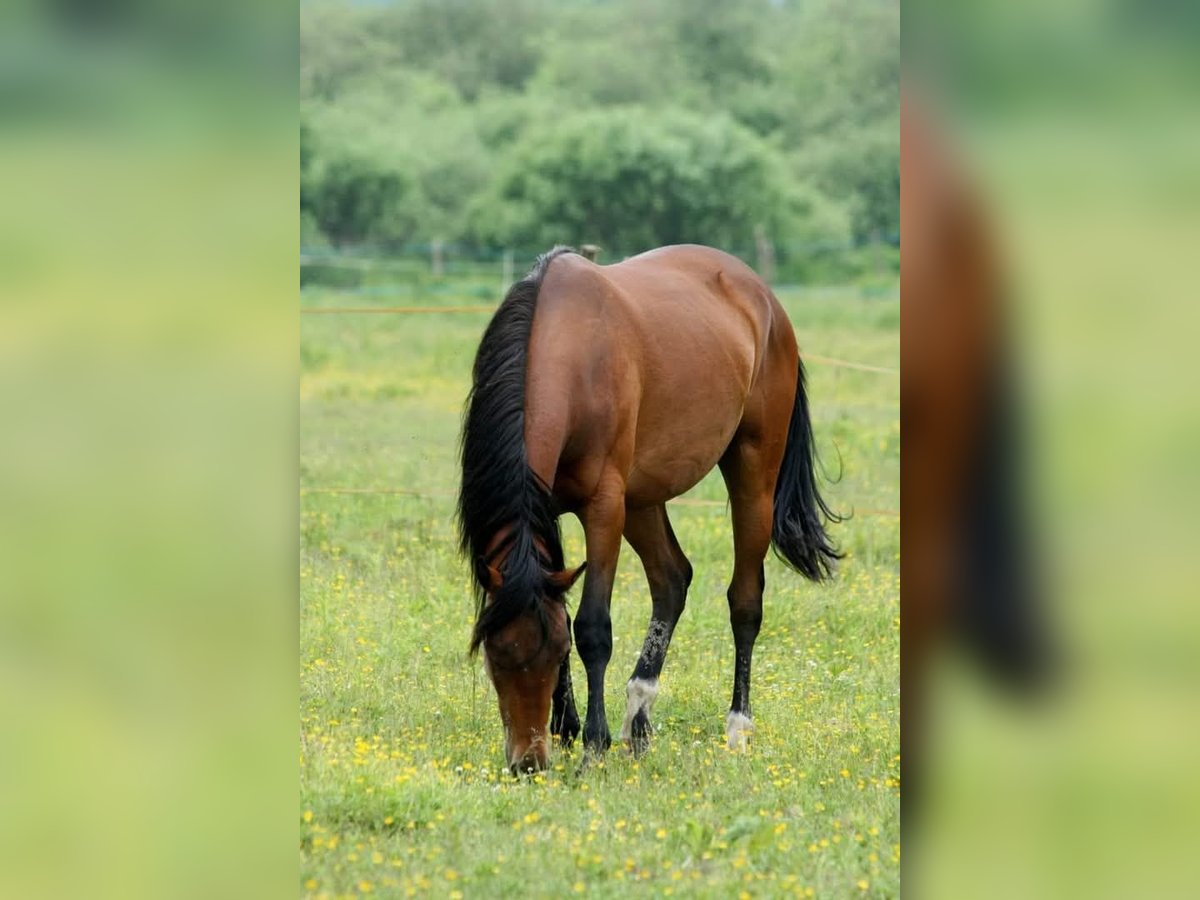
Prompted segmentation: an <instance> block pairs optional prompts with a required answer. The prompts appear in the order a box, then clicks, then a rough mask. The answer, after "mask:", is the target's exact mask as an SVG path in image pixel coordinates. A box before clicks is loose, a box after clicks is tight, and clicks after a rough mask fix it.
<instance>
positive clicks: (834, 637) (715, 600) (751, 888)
mask: <svg viewBox="0 0 1200 900" xmlns="http://www.w3.org/2000/svg"><path fill="white" fill-rule="evenodd" d="M497 287H498V286H497ZM478 293H479V291H478V288H477V287H476V286H475V285H474V284H473V283H472V284H470V285H464V290H463V291H462V292H461V293H460V294H457V295H456V294H455V291H454V290H453V285H451V287H450V289H443V290H441V291H439V292H438V293H437V294H436V295H434V296H433V299H430V298H426V297H423V298H422V299H421V302H422V303H426V304H428V303H433V304H436V303H445V304H446V305H454V304H456V303H458V304H477V303H479V302H480V300H479V297H478ZM781 299H782V300H783V301H784V304H785V306H786V307H787V308H788V310H789V313H790V314H791V315H792V319H793V322H794V323H795V325H796V327H797V333H798V335H799V337H800V342H801V346H802V348H804V349H809V350H811V351H812V352H813V353H817V354H822V355H825V356H830V357H840V358H844V359H851V360H855V361H858V362H864V363H870V364H874V365H882V366H891V367H894V366H897V365H898V361H899V327H898V308H899V303H898V301H897V300H896V299H894V298H886V297H885V298H878V297H876V298H867V297H863V296H860V295H858V294H856V293H855V292H853V291H846V292H827V293H802V292H799V291H787V290H784V291H781ZM303 302H304V304H305V305H306V306H308V305H311V306H318V305H319V306H337V305H339V304H341V305H353V306H362V305H365V304H369V303H372V302H375V303H378V304H380V305H388V304H389V303H391V302H392V301H391V300H389V298H387V297H386V296H380V297H379V298H377V299H376V298H372V297H365V298H364V297H363V296H362V295H355V296H353V297H352V298H344V297H340V296H339V295H338V294H336V293H335V292H331V291H323V290H320V289H310V290H306V292H305V296H304V301H303ZM486 321H487V316H486V314H446V315H440V314H432V315H430V314H426V315H401V316H397V315H362V314H348V315H325V316H305V317H303V319H302V326H301V327H302V335H301V489H302V495H301V507H300V509H301V519H300V524H301V546H300V565H301V571H300V587H301V610H300V641H301V647H300V660H301V672H300V679H301V709H300V731H301V747H300V760H301V786H300V790H301V795H300V821H299V839H300V855H301V866H300V869H301V871H300V882H301V889H302V893H304V894H305V895H308V896H316V897H336V896H359V895H362V894H365V893H378V894H380V895H383V896H415V895H431V896H438V897H456V896H464V897H497V896H510V895H512V896H515V895H529V896H548V895H559V896H561V895H565V894H574V893H577V892H578V893H586V894H591V895H598V896H624V895H627V894H630V893H637V894H646V895H655V896H658V895H664V896H668V895H671V894H676V895H686V896H705V897H722V898H723V897H737V896H741V895H748V896H793V895H794V896H828V897H842V896H848V897H857V896H872V897H894V896H898V894H899V868H900V866H899V855H900V836H899V835H900V832H899V803H900V793H899V784H898V778H899V726H898V712H899V699H900V698H899V520H898V519H897V518H895V517H894V516H890V515H886V514H884V513H886V512H887V511H889V510H896V509H898V508H899V384H898V379H897V378H896V377H895V376H892V375H881V374H875V373H868V372H859V371H854V370H847V369H839V368H835V367H831V366H827V365H818V364H816V363H813V364H811V365H810V366H809V376H810V396H811V402H812V407H813V416H814V427H815V430H816V433H817V437H818V443H819V446H820V448H821V450H822V453H823V456H824V458H825V460H826V462H827V465H828V467H829V468H830V469H831V470H832V472H833V473H836V472H837V470H838V468H839V466H838V459H839V457H840V460H841V468H842V473H843V476H842V479H841V481H840V482H838V483H837V484H834V485H831V486H830V487H828V488H827V490H826V496H827V498H828V499H830V500H831V501H832V502H833V503H834V505H835V506H836V507H838V508H841V509H843V510H846V509H856V510H859V511H860V513H859V514H858V515H856V516H855V517H854V518H852V519H851V520H850V521H848V522H847V523H845V524H843V525H840V526H836V527H835V528H834V535H835V537H836V539H837V540H838V541H839V542H840V544H841V545H842V547H843V548H844V549H846V550H847V551H848V558H847V559H846V560H845V562H844V564H843V565H842V567H841V569H840V572H839V575H838V577H837V578H836V580H834V581H833V582H832V583H829V584H826V585H820V586H815V585H811V584H809V583H808V582H805V581H803V580H802V579H801V578H800V577H799V576H797V575H795V574H793V573H792V572H790V571H789V570H787V569H785V568H784V567H783V566H782V565H781V564H779V563H778V562H777V561H776V560H775V559H774V558H773V557H772V558H769V560H768V563H767V593H766V601H765V613H764V624H763V630H762V633H761V635H760V637H759V640H758V644H757V648H756V653H755V659H754V662H755V669H754V680H753V688H752V697H753V704H754V712H755V724H756V728H757V730H756V732H755V735H754V738H753V742H752V745H751V748H750V750H749V751H748V752H746V753H733V752H730V751H728V750H727V749H726V748H725V746H724V733H723V729H724V715H725V712H726V710H727V708H728V703H729V693H730V689H731V684H732V668H733V643H732V638H731V636H730V632H729V624H728V618H727V610H726V604H725V599H724V593H725V586H726V582H727V580H728V577H729V573H730V564H731V558H732V551H731V537H730V528H729V523H728V513H727V510H726V509H725V507H724V505H723V503H721V502H717V503H711V504H699V505H691V504H688V505H675V506H672V507H671V518H672V521H673V523H674V525H675V529H676V532H677V534H678V536H679V540H680V543H681V545H682V546H683V548H684V550H685V551H686V552H687V554H688V556H689V558H690V559H691V560H692V563H693V565H694V567H695V569H696V578H695V581H694V583H693V586H692V589H691V593H690V596H689V603H688V607H687V610H686V611H685V612H684V615H683V618H682V620H681V622H680V624H679V628H678V630H677V632H676V635H675V639H674V641H673V643H672V645H671V651H670V655H669V657H668V660H667V664H666V668H665V669H664V672H663V677H662V693H661V694H660V696H659V699H658V703H657V705H656V706H655V710H654V716H653V722H654V725H655V727H656V729H657V732H656V735H655V740H654V743H653V746H652V747H651V749H650V751H649V753H648V754H647V755H645V756H644V757H642V758H641V759H639V760H634V759H632V758H631V757H630V756H629V755H628V754H627V753H625V752H623V751H622V750H621V749H618V748H617V747H616V746H614V749H613V751H611V752H610V753H609V754H608V755H607V757H606V758H605V759H604V760H603V761H602V762H600V763H598V764H596V765H593V766H591V767H589V768H588V769H586V770H584V771H582V772H580V771H579V770H578V763H579V759H580V753H579V750H575V751H573V752H570V753H564V752H562V751H557V750H556V751H555V753H554V755H553V757H552V763H551V765H552V768H551V769H550V771H548V772H547V773H545V774H543V775H538V776H535V777H534V778H532V779H525V780H520V781H519V780H516V779H514V778H512V777H510V776H508V775H507V774H504V773H503V758H502V755H503V748H502V734H501V729H500V722H499V716H498V714H497V712H496V708H495V696H494V693H493V691H492V688H491V685H490V683H489V681H488V679H487V676H486V675H485V674H484V673H483V670H482V666H481V664H480V662H479V661H478V660H477V659H471V658H469V657H468V656H467V654H466V650H465V648H466V643H467V639H468V635H469V630H470V626H471V622H472V618H473V615H472V608H471V598H470V592H469V589H468V575H467V571H466V567H465V566H464V565H463V563H462V562H461V560H460V559H459V558H458V557H457V554H456V551H455V537H454V522H453V505H454V491H455V488H456V481H457V469H456V460H455V455H456V449H457V433H458V425H459V415H460V410H461V404H462V400H463V398H464V396H465V394H466V390H467V384H468V372H469V366H470V361H471V358H472V356H473V353H474V350H475V346H476V344H477V342H478V340H479V336H480V334H481V333H482V329H483V327H484V325H485V324H486ZM330 487H336V488H351V489H373V488H388V489H393V490H400V491H406V492H408V493H390V494H379V493H327V492H322V491H321V490H320V489H323V488H330ZM689 496H690V497H693V498H699V499H707V500H713V501H723V500H724V488H723V485H722V484H721V482H720V478H719V476H717V475H715V474H714V475H712V476H710V477H709V478H707V479H705V481H704V482H702V483H701V484H700V485H698V486H697V487H696V488H695V489H694V490H693V491H692V492H691V494H690V495H689ZM563 526H564V537H565V546H566V548H567V557H568V562H569V563H570V564H575V563H577V562H579V561H580V560H581V559H582V547H583V542H582V533H581V531H580V529H579V526H578V524H577V523H576V522H575V521H574V519H570V518H568V519H565V520H564V522H563ZM577 591H578V589H576V591H575V592H574V593H575V594H577ZM649 610H650V605H649V597H648V592H647V589H646V586H645V582H644V578H643V575H642V572H641V569H640V566H639V564H638V561H637V558H636V556H635V555H634V554H633V553H632V551H630V550H629V548H628V547H625V548H623V553H622V557H621V567H620V574H619V576H618V580H617V584H616V588H615V590H614V592H613V627H614V651H613V660H612V664H611V666H610V668H609V677H608V683H607V693H606V698H607V705H608V711H609V720H610V723H615V725H614V727H619V724H620V720H621V716H622V713H623V710H624V689H625V680H626V678H627V677H628V675H629V672H630V671H631V669H632V667H633V663H634V660H635V657H636V654H637V652H638V649H639V648H640V645H641V640H642V637H643V634H644V629H645V626H646V623H647V620H648V617H649ZM573 664H574V667H575V671H574V676H575V680H576V684H577V685H578V686H580V688H581V687H582V685H583V683H584V679H583V672H582V666H581V665H580V663H579V660H578V657H577V656H576V657H575V658H574V661H573ZM577 696H578V699H579V701H580V705H581V709H580V713H581V714H582V712H583V706H584V703H585V697H584V696H583V695H582V694H580V695H577Z"/></svg>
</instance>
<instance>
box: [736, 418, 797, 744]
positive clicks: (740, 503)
mask: <svg viewBox="0 0 1200 900" xmlns="http://www.w3.org/2000/svg"><path fill="white" fill-rule="evenodd" d="M780 456H782V448H781V447H780V448H773V447H768V446H764V445H763V444H761V443H760V442H759V441H756V440H754V439H753V438H751V437H748V436H746V435H741V436H739V437H735V439H734V442H733V443H732V444H730V446H729V449H728V450H726V452H725V455H724V457H722V459H721V474H722V475H723V476H724V478H725V484H726V486H727V487H728V488H729V505H730V510H731V512H732V515H733V549H734V560H733V578H732V579H731V580H730V582H729V592H728V594H727V596H728V598H729V624H730V625H731V626H732V628H733V644H734V651H735V661H734V670H733V700H732V702H731V703H730V705H729V714H728V715H727V716H726V717H725V736H726V739H727V740H728V742H729V747H730V749H739V748H741V747H744V746H745V744H746V740H747V737H748V735H749V733H750V732H751V731H752V730H753V727H754V726H753V723H752V721H751V718H750V658H751V656H752V654H753V653H754V642H755V640H756V639H757V638H758V631H759V627H760V626H761V625H762V598H763V587H764V585H765V579H764V575H763V560H764V559H765V558H766V555H767V550H768V548H769V547H770V544H771V517H772V514H773V512H774V500H775V497H774V494H775V477H776V474H777V473H778V470H779V463H780V460H779V458H778V457H780Z"/></svg>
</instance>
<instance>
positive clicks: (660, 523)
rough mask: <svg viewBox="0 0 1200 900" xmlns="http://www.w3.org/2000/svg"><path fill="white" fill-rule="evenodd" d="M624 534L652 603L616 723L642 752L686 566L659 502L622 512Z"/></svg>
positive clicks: (683, 594)
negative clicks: (641, 569) (620, 722)
mask: <svg viewBox="0 0 1200 900" xmlns="http://www.w3.org/2000/svg"><path fill="white" fill-rule="evenodd" d="M625 539H626V540H627V541H629V545H630V546H631V547H633V549H634V551H635V552H636V553H637V555H638V556H639V557H640V558H641V560H642V566H643V567H644V568H645V570H646V580H647V581H648V582H649V583H650V598H651V601H652V603H653V607H652V610H651V613H650V627H649V628H648V629H647V631H646V640H645V643H644V644H643V645H642V653H641V655H640V656H639V657H638V661H637V665H636V666H634V669H633V675H632V676H630V678H629V683H628V684H627V685H626V688H625V692H626V697H627V701H626V708H625V724H624V725H623V726H622V727H621V738H622V739H623V740H626V741H628V742H629V746H630V748H631V749H632V750H633V752H634V753H642V752H644V751H645V750H646V748H647V747H648V746H649V745H650V708H651V707H652V706H653V705H654V698H655V697H657V696H658V676H659V674H660V673H661V672H662V667H663V662H664V661H665V660H666V658H667V647H668V646H670V643H671V635H672V633H673V632H674V631H675V623H677V622H678V621H679V616H680V614H681V613H682V612H683V606H684V603H685V602H686V601H687V590H688V585H690V584H691V582H692V566H691V564H690V563H689V562H688V560H687V557H686V556H684V555H683V551H682V550H681V549H680V548H679V542H678V541H677V540H676V539H675V533H674V532H673V531H672V530H671V521H670V519H668V518H667V509H666V507H665V506H655V507H652V508H650V509H643V510H637V511H634V512H628V513H626V516H625Z"/></svg>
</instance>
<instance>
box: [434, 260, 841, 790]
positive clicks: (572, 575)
mask: <svg viewBox="0 0 1200 900" xmlns="http://www.w3.org/2000/svg"><path fill="white" fill-rule="evenodd" d="M714 466H720V468H721V474H722V475H723V476H724V478H725V484H726V486H727V487H728V489H729V503H730V508H731V511H732V518H733V544H734V565H733V577H732V579H731V581H730V583H729V591H728V600H729V620H730V624H731V625H732V628H733V640H734V646H735V648H736V662H735V664H734V673H733V700H732V703H731V704H730V709H729V713H728V715H727V717H726V735H727V739H728V741H729V744H730V746H731V747H737V746H740V745H742V744H743V743H744V742H745V740H746V736H747V733H748V732H749V731H750V729H751V719H750V657H751V653H752V651H753V648H754V641H755V638H757V636H758V631H759V626H760V624H761V622H762V597H763V585H764V578H763V560H764V558H765V557H766V553H767V549H768V546H769V545H770V544H772V543H773V544H774V546H775V549H776V552H777V553H778V554H779V555H780V556H781V557H782V558H783V559H784V560H785V561H786V562H787V563H789V564H790V565H791V566H793V567H794V568H795V569H796V570H797V571H799V572H800V573H801V574H803V575H805V576H807V577H808V578H810V579H813V580H819V579H821V578H824V577H826V576H828V575H829V574H830V567H831V565H832V563H833V561H834V560H835V559H837V558H838V557H839V555H840V554H839V553H838V552H837V551H836V550H835V549H834V547H833V545H832V544H831V543H830V541H829V539H828V537H827V536H826V534H825V530H824V520H825V519H836V517H835V516H834V515H833V514H832V513H831V512H830V510H829V508H828V507H827V506H826V505H825V502H824V501H823V500H822V499H821V497H820V495H819V494H818V492H817V481H816V474H815V471H814V449H813V438H812V430H811V425H810V421H809V413H808V401H807V398H806V396H805V390H804V369H803V367H802V366H801V364H800V360H799V356H798V354H797V350H796V337H795V334H794V332H793V331H792V325H791V322H789V321H788V317H787V314H786V313H785V312H784V310H783V307H781V306H780V304H779V301H778V300H777V299H776V298H775V296H774V295H773V294H772V293H771V290H770V289H769V288H768V287H767V285H766V284H765V283H764V282H763V281H762V280H761V279H760V278H759V277H758V276H757V275H756V274H755V273H754V271H753V270H752V269H750V267H748V266H747V265H746V264H745V263H743V262H741V261H740V260H738V259H737V258H735V257H733V256H730V255H728V254H726V253H722V252H721V251H718V250H714V249H711V248H709V247H700V246H691V245H685V246H676V247H663V248H660V249H658V250H652V251H650V252H648V253H643V254H641V255H639V256H634V257H632V258H630V259H627V260H625V261H624V262H620V263H616V264H614V265H608V266H601V265H596V264H595V263H593V262H590V261H589V260H587V259H584V258H583V257H582V256H580V255H578V254H577V253H575V252H574V251H572V250H570V249H569V248H565V247H557V248H555V249H553V250H551V251H550V252H549V253H547V254H545V255H544V256H542V257H541V258H539V259H538V261H537V263H536V264H535V265H534V267H533V269H532V271H530V273H529V274H528V275H527V276H526V277H525V278H524V279H523V280H521V281H518V282H517V283H516V284H515V285H513V287H512V288H511V289H510V290H509V292H508V294H507V296H506V297H505V298H504V301H503V303H502V304H501V305H500V307H499V309H498V310H497V311H496V314H495V316H494V317H493V318H492V321H491V323H490V324H489V325H488V327H487V330H486V331H485V333H484V336H483V340H482V341H481V343H480V345H479V351H478V354H477V356H476V358H475V366H474V379H473V386H472V388H471V393H470V396H469V398H468V400H467V409H466V415H465V419H464V424H463V436H462V486H461V490H460V493H459V500H458V518H459V526H460V529H459V530H460V539H461V548H462V551H463V553H464V554H465V555H467V556H468V557H469V559H470V560H471V562H472V565H473V571H474V580H475V584H476V588H477V595H478V596H477V599H478V604H479V608H478V618H477V620H476V623H475V629H474V633H473V635H472V638H471V651H472V652H475V651H476V650H477V649H478V648H479V647H481V646H482V647H483V650H484V662H485V666H486V668H487V670H488V672H489V674H490V676H491V678H492V681H493V682H494V684H495V687H496V694H497V697H498V699H499V705H500V718H501V720H502V721H503V724H504V731H505V751H506V755H507V759H508V763H509V766H510V767H511V768H512V770H513V771H517V770H522V771H531V770H534V769H540V768H544V767H545V766H546V762H547V753H548V739H547V731H546V722H547V718H549V719H550V729H551V733H552V734H557V735H559V736H560V737H561V740H562V742H563V745H564V746H569V745H570V744H571V742H572V741H573V740H574V738H575V737H576V736H577V735H578V734H579V731H580V722H579V716H578V714H577V712H576V709H575V699H574V695H573V692H572V689H571V670H570V651H571V620H570V617H569V615H568V613H567V607H566V604H565V602H564V595H565V594H566V592H567V590H568V589H569V588H570V587H571V585H572V584H573V583H574V582H575V580H576V579H577V578H578V577H579V575H580V574H581V573H582V572H583V571H584V569H585V567H586V570H587V574H586V577H585V578H584V584H583V598H582V600H581V601H580V603H579V607H578V611H577V612H576V615H575V623H574V626H575V643H576V645H577V646H578V648H579V655H580V657H581V659H582V660H583V665H584V669H585V670H586V672H587V691H588V704H587V718H586V720H585V722H584V723H583V737H584V745H585V749H587V750H589V751H593V752H599V751H603V750H605V749H607V748H608V746H609V745H610V743H611V735H610V732H609V727H608V719H607V718H606V716H605V710H604V675H605V669H606V668H607V667H608V662H609V658H610V656H611V655H612V621H611V619H610V618H609V601H610V599H611V595H612V588H613V579H614V577H615V575H616V572H617V555H618V553H619V551H620V548H621V537H622V535H624V537H625V539H626V540H627V541H628V542H629V545H630V546H631V547H632V548H633V549H634V551H635V552H636V553H637V555H638V556H639V557H640V558H641V561H642V565H643V566H644V567H645V570H646V578H647V580H648V581H649V584H650V596H651V599H652V602H653V606H652V612H651V618H650V626H649V630H648V631H647V634H646V640H645V643H644V645H643V647H642V652H641V655H640V656H639V657H638V660H637V664H636V665H635V667H634V670H633V674H632V676H631V678H630V679H629V682H628V686H627V698H628V703H627V707H626V711H625V722H624V725H623V727H622V730H621V736H622V738H623V739H624V740H626V741H627V742H628V743H629V745H630V747H631V748H632V749H633V751H634V752H638V753H640V752H642V751H643V750H645V749H646V747H647V745H648V742H649V738H650V731H651V729H650V719H649V713H650V708H651V706H652V705H653V703H654V699H655V696H656V695H657V693H658V676H659V673H660V672H661V671H662V667H663V661H664V659H665V658H666V654H667V648H668V646H669V645H670V642H671V634H672V632H673V631H674V629H675V624H676V622H678V621H679V615H680V613H682V612H683V607H684V603H685V601H686V598H687V591H688V585H689V584H690V583H691V580H692V567H691V565H690V564H689V562H688V559H687V557H686V556H684V554H683V551H682V550H681V549H680V547H679V542H678V541H677V540H676V539H675V534H674V532H673V531H672V530H671V523H670V520H669V519H668V517H667V508H666V503H667V501H668V500H670V499H671V498H672V497H677V496H679V495H680V494H682V493H684V492H685V491H687V490H688V489H689V488H691V487H692V486H694V485H695V484H696V483H697V482H699V481H700V479H701V478H703V477H704V476H705V474H707V473H708V472H709V471H710V470H711V469H712V468H713V467H714ZM564 512H571V513H574V514H575V515H576V516H578V518H579V520H580V522H581V523H582V525H583V531H584V535H585V538H586V545H587V560H586V562H585V563H584V564H583V565H580V566H579V567H578V568H575V569H567V568H566V567H565V564H564V559H563V549H562V543H561V539H560V535H559V528H558V516H559V515H560V514H561V513H564Z"/></svg>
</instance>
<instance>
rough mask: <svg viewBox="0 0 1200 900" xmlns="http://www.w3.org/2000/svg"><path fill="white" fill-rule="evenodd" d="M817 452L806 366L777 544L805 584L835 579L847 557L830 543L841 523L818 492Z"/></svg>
mask: <svg viewBox="0 0 1200 900" xmlns="http://www.w3.org/2000/svg"><path fill="white" fill-rule="evenodd" d="M816 465H817V451H816V447H815V446H814V445H813V436H812V422H811V421H810V420H809V417H808V397H807V395H806V394H805V391H804V363H800V371H799V374H798V376H797V378H796V402H795V405H794V406H793V407H792V421H791V423H790V424H789V425H788V435H787V449H785V450H784V452H783V465H782V466H781V467H780V469H779V480H778V481H777V482H776V483H775V521H774V523H773V524H772V527H771V543H772V544H773V545H774V546H775V552H776V554H778V556H779V558H780V559H782V560H783V561H784V562H786V563H788V564H789V565H790V566H792V568H794V569H795V570H796V571H797V572H799V573H800V574H801V575H803V576H804V577H805V578H809V579H811V580H813V581H822V580H824V579H826V578H828V577H829V576H830V575H831V574H832V573H833V564H834V561H835V560H839V559H841V558H842V554H841V553H839V552H838V550H837V548H836V547H834V546H833V544H831V543H830V541H829V536H828V535H827V534H826V533H825V521H826V520H827V521H830V522H840V521H842V517H841V516H839V515H837V514H836V513H834V512H833V510H831V509H830V508H829V507H828V506H827V505H826V504H825V501H824V500H823V499H821V494H820V492H819V491H818V490H817V471H816Z"/></svg>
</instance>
